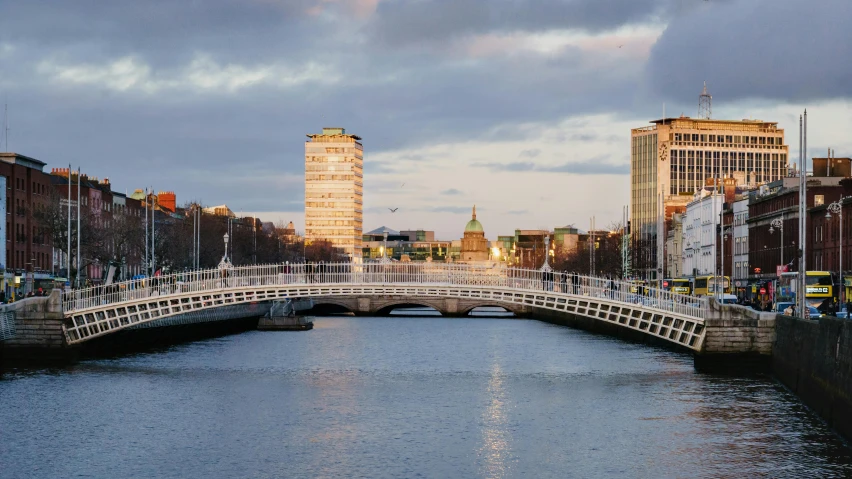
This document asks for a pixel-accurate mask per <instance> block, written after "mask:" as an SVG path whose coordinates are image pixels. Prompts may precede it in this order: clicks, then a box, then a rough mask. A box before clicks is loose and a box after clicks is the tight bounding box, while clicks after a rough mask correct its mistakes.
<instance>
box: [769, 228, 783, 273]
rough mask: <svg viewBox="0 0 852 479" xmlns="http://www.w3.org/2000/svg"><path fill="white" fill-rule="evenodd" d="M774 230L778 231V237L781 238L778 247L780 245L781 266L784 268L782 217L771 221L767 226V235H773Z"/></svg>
mask: <svg viewBox="0 0 852 479" xmlns="http://www.w3.org/2000/svg"><path fill="white" fill-rule="evenodd" d="M775 230H778V232H779V233H781V234H780V235H779V236H780V237H781V241H780V245H781V263H780V264H781V266H784V216H781V217H780V218H775V219H774V220H772V223H771V224H770V225H769V234H773V233H775Z"/></svg>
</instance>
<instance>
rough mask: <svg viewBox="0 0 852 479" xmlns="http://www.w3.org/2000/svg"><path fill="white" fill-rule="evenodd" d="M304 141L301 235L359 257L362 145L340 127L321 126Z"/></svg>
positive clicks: (356, 258) (360, 242) (361, 207)
mask: <svg viewBox="0 0 852 479" xmlns="http://www.w3.org/2000/svg"><path fill="white" fill-rule="evenodd" d="M308 138H310V139H309V140H308V141H306V142H305V239H306V240H307V241H309V242H310V241H316V240H327V241H330V242H331V243H332V244H333V245H334V246H335V247H337V248H339V249H340V250H341V252H342V253H344V254H347V255H349V256H350V257H351V258H352V259H353V260H360V259H361V251H362V250H361V245H362V223H363V197H364V173H363V170H364V149H363V147H362V146H361V142H360V140H361V138H360V137H358V136H355V135H348V134H346V130H344V129H343V128H323V132H322V134H312V135H308Z"/></svg>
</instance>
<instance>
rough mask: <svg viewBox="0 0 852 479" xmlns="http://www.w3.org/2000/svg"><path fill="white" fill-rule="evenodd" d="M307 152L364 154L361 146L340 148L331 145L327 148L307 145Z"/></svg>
mask: <svg viewBox="0 0 852 479" xmlns="http://www.w3.org/2000/svg"><path fill="white" fill-rule="evenodd" d="M305 153H306V154H307V153H314V154H316V153H343V154H353V153H357V154H359V155H360V154H363V150H361V149H360V148H340V147H333V146H329V147H325V148H321V147H316V146H306V147H305Z"/></svg>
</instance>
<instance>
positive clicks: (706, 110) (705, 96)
mask: <svg viewBox="0 0 852 479" xmlns="http://www.w3.org/2000/svg"><path fill="white" fill-rule="evenodd" d="M712 114H713V96H711V95H710V94H709V93H707V82H706V81H705V82H704V90H702V91H701V94H700V95H698V118H701V119H704V120H709V119H710V116H711V115H712Z"/></svg>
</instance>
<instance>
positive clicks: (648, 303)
mask: <svg viewBox="0 0 852 479" xmlns="http://www.w3.org/2000/svg"><path fill="white" fill-rule="evenodd" d="M349 284H388V285H393V284H405V285H408V286H411V285H417V286H423V287H430V286H460V285H467V286H489V287H494V288H511V289H515V290H524V291H541V292H549V293H557V294H565V295H571V296H590V297H598V298H608V299H609V300H611V301H618V302H622V303H634V304H637V303H640V304H642V305H643V306H645V307H647V308H652V309H659V310H663V311H668V312H672V313H677V314H682V315H687V316H692V317H698V318H703V317H704V311H705V305H704V301H703V300H702V299H701V298H697V297H694V296H686V295H681V294H675V293H672V292H670V291H664V290H656V289H652V288H643V290H642V291H633V289H634V288H635V285H633V284H631V283H627V282H622V281H617V280H612V279H607V278H598V277H592V276H584V275H579V274H572V273H563V272H558V271H553V272H549V273H548V272H543V271H541V270H529V269H520V268H506V267H503V266H500V265H499V264H497V263H491V264H490V265H471V264H460V263H457V264H453V263H397V262H389V263H363V264H355V263H317V264H274V265H253V266H240V267H231V268H228V269H209V270H200V271H191V272H182V273H175V274H169V275H163V276H156V277H153V278H144V279H138V280H131V281H124V282H121V283H115V284H112V285H108V286H93V287H89V288H83V289H78V290H73V291H68V292H65V293H64V294H63V307H64V310H65V311H66V312H73V311H79V310H83V309H91V308H97V307H100V306H103V305H108V304H116V303H123V302H132V301H135V300H141V299H148V298H158V297H161V298H163V299H166V298H168V297H170V296H173V295H179V294H185V293H204V292H208V291H218V290H222V289H238V288H249V289H250V288H253V287H263V286H286V285H306V286H308V287H310V286H311V285H317V286H319V285H323V286H329V285H332V286H333V285H340V286H345V285H349Z"/></svg>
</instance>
